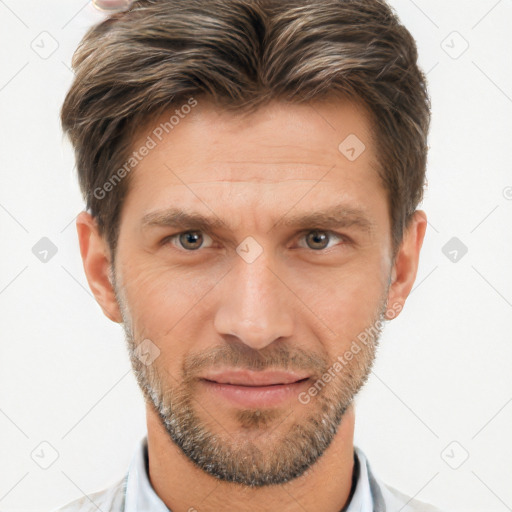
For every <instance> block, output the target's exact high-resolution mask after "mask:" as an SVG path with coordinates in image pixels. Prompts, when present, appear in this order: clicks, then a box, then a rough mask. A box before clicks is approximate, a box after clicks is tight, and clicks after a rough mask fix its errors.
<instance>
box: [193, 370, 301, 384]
mask: <svg viewBox="0 0 512 512" xmlns="http://www.w3.org/2000/svg"><path fill="white" fill-rule="evenodd" d="M202 378H203V379H204V380H207V381H210V382H216V383H218V384H230V385H233V386H247V387H261V386H279V385H286V384H294V383H296V382H300V381H303V380H305V379H308V378H309V375H308V374H306V373H297V372H289V371H282V370H265V371H251V370H222V371H218V372H210V373H208V374H206V375H204V376H203V377H202Z"/></svg>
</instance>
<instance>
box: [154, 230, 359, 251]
mask: <svg viewBox="0 0 512 512" xmlns="http://www.w3.org/2000/svg"><path fill="white" fill-rule="evenodd" d="M315 231H318V232H320V233H326V234H328V235H329V236H330V237H335V238H338V239H339V240H341V241H342V242H343V244H348V243H351V242H352V240H351V239H350V238H349V237H348V236H346V235H342V234H341V233H336V232H335V231H329V230H322V229H309V230H306V231H303V232H301V233H300V237H301V238H303V237H304V236H306V235H308V234H309V233H313V232H315ZM196 232H198V233H202V234H203V235H205V233H203V232H202V231H201V230H187V231H181V232H179V233H176V234H174V235H170V236H167V237H165V238H164V239H163V240H162V241H161V242H160V244H161V245H167V244H169V243H172V240H173V239H176V240H177V239H179V236H180V235H184V234H186V233H196ZM206 236H209V235H206ZM209 238H212V237H209ZM329 242H330V240H329ZM173 245H174V244H173ZM332 247H334V246H331V247H325V248H323V249H317V250H315V249H311V248H310V247H301V249H310V250H311V251H312V252H318V253H321V252H323V251H328V250H329V249H332ZM177 248H178V249H179V250H182V251H183V252H191V253H194V252H197V251H199V250H200V249H202V246H201V247H199V249H196V250H187V249H184V248H179V247H177ZM207 249H209V247H207Z"/></svg>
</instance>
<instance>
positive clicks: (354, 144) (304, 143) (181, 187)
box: [123, 98, 384, 217]
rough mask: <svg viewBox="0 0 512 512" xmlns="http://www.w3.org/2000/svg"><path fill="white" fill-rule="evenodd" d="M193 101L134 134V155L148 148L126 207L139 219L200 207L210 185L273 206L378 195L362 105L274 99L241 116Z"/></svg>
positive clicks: (225, 195) (220, 195) (133, 177)
mask: <svg viewBox="0 0 512 512" xmlns="http://www.w3.org/2000/svg"><path fill="white" fill-rule="evenodd" d="M195 101H196V102H197V104H196V105H195V106H194V107H193V108H182V107H183V105H186V104H187V103H186V102H184V103H183V104H182V105H179V104H178V105H175V106H174V107H173V109H170V110H169V111H168V112H165V113H164V114H162V115H161V116H159V117H158V118H157V119H152V120H151V121H150V122H148V124H147V125H146V126H144V127H143V128H141V130H140V132H139V134H138V137H137V139H136V141H135V143H134V145H133V149H134V150H135V151H136V150H137V149H138V148H141V147H143V146H148V147H149V146H151V149H150V150H149V151H146V152H145V156H144V157H143V158H140V161H139V162H138V163H137V165H136V167H135V168H134V170H133V171H132V175H131V183H130V190H129V192H128V195H127V198H126V201H125V207H128V208H130V209H132V210H134V209H135V210H137V211H139V212H140V213H141V215H140V216H141V217H142V214H147V213H148V212H149V211H151V210H156V209H158V208H165V207H169V206H177V205H176V204H175V205H172V204H169V203H170V202H171V201H178V202H181V204H180V205H178V206H181V207H183V206H185V204H186V203H187V202H190V200H192V202H195V203H199V201H198V199H199V197H200V195H201V192H202V191H204V190H206V188H208V189H209V190H210V191H211V190H212V187H215V190H218V197H217V198H218V199H227V198H228V196H229V197H230V198H233V196H234V194H237V193H238V191H240V193H241V194H246V195H247V197H249V196H250V195H251V194H257V195H259V196H260V197H261V198H265V200H267V202H268V200H269V199H270V198H273V199H274V200H275V202H276V203H278V202H279V201H281V200H283V201H285V202H289V201H290V200H293V199H294V198H295V199H298V197H297V194H302V192H303V191H305V190H307V189H315V190H314V191H313V192H315V193H316V192H318V193H319V194H322V193H324V194H325V193H327V192H328V191H331V192H332V193H333V194H335V193H338V195H339V196H340V194H341V195H343V194H342V193H346V195H347V196H348V195H350V194H349V191H350V192H351V193H352V195H354V193H355V192H357V193H358V194H359V196H360V197H359V198H358V199H359V200H362V199H363V196H364V195H365V194H366V195H368V192H369V193H370V195H372V194H374V193H375V192H376V191H377V190H379V187H380V181H379V178H378V173H377V168H378V167H377V165H378V164H377V158H376V155H375V149H374V143H373V140H372V129H371V128H372V127H371V124H370V121H369V119H370V116H369V115H368V113H367V111H366V110H365V109H364V108H363V106H362V105H361V104H356V103H353V102H349V101H347V100H341V99H330V100H323V101H321V102H320V101H316V102H312V103H307V104H306V103H302V104H289V103H284V102H278V101H274V102H272V103H269V104H267V105H265V106H263V107H261V108H259V109H258V110H256V111H254V112H251V113H243V112H233V111H226V110H223V109H222V108H220V107H217V106H215V105H213V104H212V103H211V102H209V101H207V100H201V99H200V98H198V99H197V100H195ZM185 190H186V193H185V194H184V192H185ZM228 190H229V191H228ZM194 191H195V192H196V194H195V195H196V197H195V199H194V198H193V195H194ZM381 192H382V194H384V192H383V191H381ZM315 193H311V194H310V195H309V196H310V197H309V199H311V200H313V198H314V197H315ZM185 197H187V198H188V199H185ZM338 198H339V197H338ZM210 199H211V197H210ZM283 205H284V203H283ZM123 209H124V208H123Z"/></svg>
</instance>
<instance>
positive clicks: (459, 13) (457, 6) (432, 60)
mask: <svg viewBox="0 0 512 512" xmlns="http://www.w3.org/2000/svg"><path fill="white" fill-rule="evenodd" d="M391 3H392V5H393V6H394V7H395V8H396V10H397V12H398V14H399V15H400V17H401V19H402V21H403V23H404V24H405V25H406V26H407V27H408V29H409V30H410V31H411V33H412V34H413V36H414V37H415V39H416V40H417V42H418V48H419V53H420V64H421V66H422V67H423V69H424V70H425V71H426V72H428V80H429V86H430V94H431V97H432V107H433V123H432V130H431V136H430V147H431V149H430V156H429V164H428V179H429V186H428V190H427V193H426V198H425V201H424V203H423V204H422V208H423V209H424V210H426V212H427V214H428V218H429V229H428V232H427V236H426V240H425V243H424V248H423V252H422V256H421V261H420V269H419V275H418V278H417V281H416V286H415V288H414V289H413V292H412V294H411V295H410V298H409V300H408V301H407V304H406V307H405V309H404V311H403V313H402V314H401V315H400V316H399V317H398V319H396V320H395V321H393V322H391V323H390V324H389V325H388V326H387V327H386V330H385V332H384V335H383V337H382V341H381V348H380V351H379V357H378V361H377V364H376V366H375V369H374V370H375V371H374V374H373V375H372V376H371V379H370V381H369V383H368V385H367V386H366V388H365V389H364V390H363V391H362V392H361V394H360V395H359V396H358V399H357V408H356V411H357V415H356V439H355V442H356V444H357V445H359V446H360V447H361V448H362V449H363V450H364V451H365V453H366V454H367V456H368V458H369V460H370V463H371V465H372V466H373V468H374V470H375V472H376V474H377V476H379V477H380V478H381V479H383V480H384V481H386V482H388V483H390V484H391V485H393V486H394V487H396V488H398V489H400V490H401V491H403V492H404V493H406V494H408V495H410V496H415V497H416V498H418V499H420V500H423V501H427V502H431V503H434V504H436V505H437V506H439V507H441V508H444V509H445V510H446V511H447V512H448V511H450V512H457V511H458V512H462V511H464V512H504V511H506V510H512V486H511V484H510V482H511V481H512V480H511V476H512V475H511V473H512V463H511V462H510V461H511V460H512V439H511V436H510V432H511V431H512V428H511V427H512V376H511V373H512V372H511V361H512V358H511V355H512V344H511V334H510V333H511V327H512V314H511V313H512V270H511V269H512V265H511V263H512V230H511V229H510V221H511V220H512V200H511V199H512V189H511V187H512V167H511V160H512V159H511V157H510V151H511V147H512V139H511V136H512V52H511V48H512V34H511V27H512V2H511V1H510V0H501V1H496V0H482V1H474V0H472V1H468V0H464V1H462V0H457V1H450V2H446V1H441V0H435V1H428V2H427V1H426V0H417V1H416V2H413V1H410V0H396V1H393V2H391ZM102 17H103V15H102V14H100V13H98V12H96V11H95V10H94V9H93V8H92V7H91V6H90V5H88V2H85V1H84V0H67V1H66V2H58V1H56V0H45V1H44V2H43V1H40V2H36V1H34V0H32V1H28V0H19V1H17V2H15V1H14V0H0V49H1V50H0V51H1V69H0V111H1V117H0V130H1V131H0V144H1V151H0V171H1V173H2V175H1V184H2V186H1V189H0V222H1V226H2V227H1V233H2V248H3V250H2V251H1V253H0V255H1V256H0V257H1V261H0V265H1V275H0V311H1V328H0V332H1V336H2V338H1V345H0V347H1V353H0V434H1V435H0V460H1V465H0V510H3V511H7V510H8V511H12V512H17V511H47V510H51V509H52V508H54V507H56V506H58V505H62V504H64V503H66V502H68V501H70V500H71V499H74V498H77V497H80V496H82V495H83V493H90V492H93V491H97V490H100V489H102V488H105V487H106V486H107V485H110V484H111V483H113V482H115V481H117V480H118V479H120V478H121V477H122V476H123V474H124V473H125V471H126V469H127V465H128V463H129V461H130V459H131V457H132V453H133V450H134V449H135V446H136V444H137V443H138V441H139V439H140V438H141V437H142V436H143V435H144V433H145V411H144V407H143V400H142V396H141V393H140V391H139V389H138V387H137V385H136V382H135V379H134V377H133V376H132V374H131V370H130V365H129V360H128V357H127V354H126V352H125V347H124V338H123V332H122V328H121V326H119V325H117V324H113V323H111V322H110V321H109V320H108V319H107V318H105V317H104V316H103V314H102V313H101V310H100V308H99V306H98V305H97V304H96V302H95V301H94V299H93V298H92V295H91V293H90V291H89V289H88V286H87V282H86V279H85V275H84V272H83V269H82V263H81V259H80V255H79V250H78V243H77V237H76V230H75V224H74V219H75V217H76V215H77V214H78V212H80V211H81V210H82V209H83V203H82V199H81V196H80V193H79V189H78V185H77V179H76V171H75V169H74V160H73V154H72V150H71V147H70V146H69V144H68V143H67V142H66V141H65V140H63V137H62V133H61V130H60V125H59V119H58V115H59V109H60V106H61V104H62V101H63V98H64V95H65V93H66V91H67V89H68V87H69V85H70V83H71V80H72V72H71V70H70V61H71V56H72V53H73V51H74V49H75V47H76V46H77V44H78V42H79V40H80V39H81V37H82V35H83V34H84V32H85V30H86V29H87V28H88V27H89V26H90V25H91V24H92V23H94V22H96V21H99V20H101V19H102ZM454 31H456V32H457V34H453V32H454ZM42 32H47V33H48V34H50V35H51V36H48V34H43V35H40V34H41V33H42ZM41 38H46V39H44V47H45V48H46V50H48V49H51V48H52V46H51V45H52V44H54V45H55V44H58V48H57V49H56V51H55V52H54V53H53V54H52V55H50V56H48V58H46V59H44V58H42V57H41V56H40V55H38V53H37V52H36V51H34V48H35V49H37V48H41V47H42V46H43V42H42V39H41ZM52 38H53V39H54V40H55V41H56V43H53V42H52ZM443 41H444V42H443ZM465 41H467V43H466V42H465ZM466 44H469V47H468V49H467V50H466V51H465V52H464V53H462V54H461V55H460V56H459V55H458V54H459V53H460V52H461V51H462V50H463V49H464V47H465V45H466ZM31 45H32V46H31ZM39 51H42V50H39ZM45 56H46V55H45ZM454 57H458V58H454ZM507 187H508V188H507ZM42 237H48V238H49V239H50V240H51V241H52V242H53V243H54V244H55V246H56V247H57V249H58V252H57V253H56V255H55V256H54V257H53V258H51V259H50V260H49V261H48V262H47V263H42V262H41V261H39V259H37V258H36V257H35V256H34V254H33V253H32V247H33V246H34V245H35V244H36V243H37V242H38V241H39V240H40V239H41V238H42ZM452 237H457V238H458V239H459V240H460V241H461V242H462V243H463V244H464V245H465V246H467V248H468V252H467V254H465V255H464V256H463V257H462V258H460V259H458V261H456V262H452V261H450V259H448V257H447V256H445V254H443V252H442V248H443V246H444V245H445V244H446V243H447V242H448V241H449V240H450V239H451V238H452ZM459 257H460V256H459ZM43 441H46V442H48V443H50V444H51V445H52V446H53V447H54V449H55V450H56V451H57V453H58V459H57V460H56V461H55V463H53V464H52V465H51V466H50V467H49V468H48V469H46V470H45V469H42V468H41V467H39V465H38V464H36V462H35V461H34V459H33V458H31V453H32V451H33V450H34V449H36V448H37V449H38V450H41V447H40V446H39V445H40V443H41V442H43ZM454 442H455V443H454ZM44 446H46V450H44V449H43V451H44V452H45V453H46V455H45V457H49V456H51V455H48V454H50V453H51V450H50V449H48V447H47V445H43V448H44ZM447 447H448V448H447ZM36 452H37V450H36ZM466 456H467V457H468V458H467V460H466V461H465V462H463V463H462V465H460V467H459V468H458V469H452V467H450V465H451V466H457V465H458V464H460V463H461V462H462V461H463V460H464V458H465V457H466ZM311 512H313V511H311ZM393 512H395V511H393Z"/></svg>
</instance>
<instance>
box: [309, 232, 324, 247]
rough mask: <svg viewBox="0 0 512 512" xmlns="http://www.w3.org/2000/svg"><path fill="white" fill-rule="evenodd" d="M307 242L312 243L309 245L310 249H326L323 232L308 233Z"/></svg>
mask: <svg viewBox="0 0 512 512" xmlns="http://www.w3.org/2000/svg"><path fill="white" fill-rule="evenodd" d="M309 241H311V242H312V244H310V247H311V248H312V249H323V248H325V247H327V243H328V237H327V235H326V234H325V232H323V231H312V232H311V233H310V238H309ZM319 245H320V247H319Z"/></svg>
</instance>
